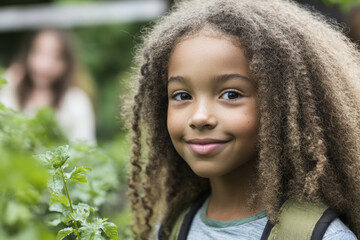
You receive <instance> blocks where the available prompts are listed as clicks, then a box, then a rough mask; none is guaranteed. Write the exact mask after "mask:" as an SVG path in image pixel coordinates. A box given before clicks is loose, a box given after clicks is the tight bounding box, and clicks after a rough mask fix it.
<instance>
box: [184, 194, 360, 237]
mask: <svg viewBox="0 0 360 240" xmlns="http://www.w3.org/2000/svg"><path fill="white" fill-rule="evenodd" d="M208 204H209V198H208V199H207V200H206V201H205V202H204V204H203V206H202V207H201V208H200V209H199V210H198V212H197V213H196V215H195V217H194V220H193V222H192V224H191V228H190V231H189V234H188V237H187V240H199V239H201V240H210V239H211V240H215V239H219V240H259V239H260V238H261V235H262V233H263V231H264V229H265V225H266V223H267V221H268V218H267V212H266V211H264V212H261V213H258V214H256V215H254V216H251V217H247V218H243V219H237V220H233V221H228V222H222V221H217V220H214V219H210V218H207V217H206V210H207V207H208ZM323 239H325V240H339V239H342V240H356V239H357V238H356V236H355V235H354V234H353V233H352V232H351V231H350V230H349V229H348V228H347V227H346V226H345V225H344V224H343V223H342V222H341V220H340V219H335V220H334V221H333V222H332V223H331V224H330V225H329V227H328V229H327V231H326V232H325V235H324V237H323Z"/></svg>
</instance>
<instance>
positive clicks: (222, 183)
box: [207, 161, 264, 221]
mask: <svg viewBox="0 0 360 240" xmlns="http://www.w3.org/2000/svg"><path fill="white" fill-rule="evenodd" d="M255 164H256V162H255V161H251V162H248V163H246V164H244V165H242V166H241V167H239V168H238V169H236V170H234V171H233V172H231V173H229V174H226V175H225V176H221V177H216V178H211V179H210V185H211V198H210V201H209V206H208V209H207V217H208V218H211V219H215V220H219V221H231V220H235V219H240V218H245V217H249V216H253V215H255V214H257V213H259V212H261V211H263V210H264V208H263V207H262V206H260V205H257V206H255V207H251V206H249V199H250V197H251V195H252V193H253V191H254V185H255V181H254V176H255V170H256V166H255Z"/></svg>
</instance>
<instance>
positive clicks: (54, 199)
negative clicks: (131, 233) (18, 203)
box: [37, 145, 118, 240]
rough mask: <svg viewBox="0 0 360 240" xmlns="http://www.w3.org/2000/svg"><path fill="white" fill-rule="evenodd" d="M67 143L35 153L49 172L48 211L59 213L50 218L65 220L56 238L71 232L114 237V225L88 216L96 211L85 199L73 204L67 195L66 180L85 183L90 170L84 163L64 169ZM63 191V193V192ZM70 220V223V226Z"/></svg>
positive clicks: (82, 236) (85, 236)
mask: <svg viewBox="0 0 360 240" xmlns="http://www.w3.org/2000/svg"><path fill="white" fill-rule="evenodd" d="M68 150H69V146H67V145H66V146H60V147H58V148H57V149H56V150H55V151H53V152H51V151H48V152H47V153H46V154H40V155H37V158H38V159H39V160H40V161H41V162H42V163H43V164H44V165H45V167H46V168H47V169H48V170H49V172H50V173H51V175H52V178H51V179H50V182H49V184H48V186H49V189H50V192H51V203H50V208H49V209H50V211H53V212H58V213H59V214H60V215H61V216H58V217H57V219H55V220H53V221H52V225H58V224H60V223H64V224H66V225H67V226H70V227H67V228H64V229H62V230H60V231H59V232H58V234H57V240H62V239H64V238H65V237H66V236H67V235H69V234H71V233H74V234H75V235H76V236H77V239H79V240H81V239H83V240H87V239H89V240H90V239H105V238H104V237H103V236H102V234H101V233H102V232H104V233H105V235H106V236H107V237H108V238H110V239H117V238H118V233H117V227H116V226H115V224H113V223H111V222H108V221H107V219H102V218H99V217H92V218H91V217H90V214H91V213H93V214H94V213H95V208H93V207H90V206H89V205H88V204H86V203H78V204H77V205H74V204H73V201H72V199H71V197H70V193H69V188H68V182H70V181H73V182H78V183H86V182H87V178H86V176H85V173H87V172H88V171H90V169H89V168H86V167H75V168H74V169H73V170H72V171H71V172H66V168H67V167H68V164H67V161H68V159H69V157H70V156H69V154H68ZM64 192H65V195H64V194H63V193H64ZM72 224H73V226H71V225H72Z"/></svg>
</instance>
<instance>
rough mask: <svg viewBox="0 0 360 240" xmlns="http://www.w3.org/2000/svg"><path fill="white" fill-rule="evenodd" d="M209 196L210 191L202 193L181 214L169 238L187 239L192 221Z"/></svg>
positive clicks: (176, 239)
mask: <svg viewBox="0 0 360 240" xmlns="http://www.w3.org/2000/svg"><path fill="white" fill-rule="evenodd" d="M208 196H209V193H206V194H203V195H201V196H200V197H199V198H198V200H196V201H195V202H194V203H193V204H192V205H191V206H190V207H189V208H187V209H185V211H183V212H182V213H181V214H180V215H179V217H178V218H177V219H176V222H175V224H174V226H173V228H172V230H171V234H170V237H169V240H186V238H187V235H188V234H189V231H190V227H191V224H192V221H193V219H194V217H195V215H196V213H197V211H198V210H199V209H200V208H201V206H202V205H203V203H204V202H205V200H206V199H207V198H208Z"/></svg>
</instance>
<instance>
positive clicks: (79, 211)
mask: <svg viewBox="0 0 360 240" xmlns="http://www.w3.org/2000/svg"><path fill="white" fill-rule="evenodd" d="M73 208H74V212H73V213H72V214H71V215H72V217H73V219H74V220H75V221H81V222H85V221H86V219H87V218H88V216H89V215H90V211H91V212H93V211H94V209H93V208H91V207H90V206H89V205H87V204H85V203H79V204H78V205H75V206H73Z"/></svg>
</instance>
